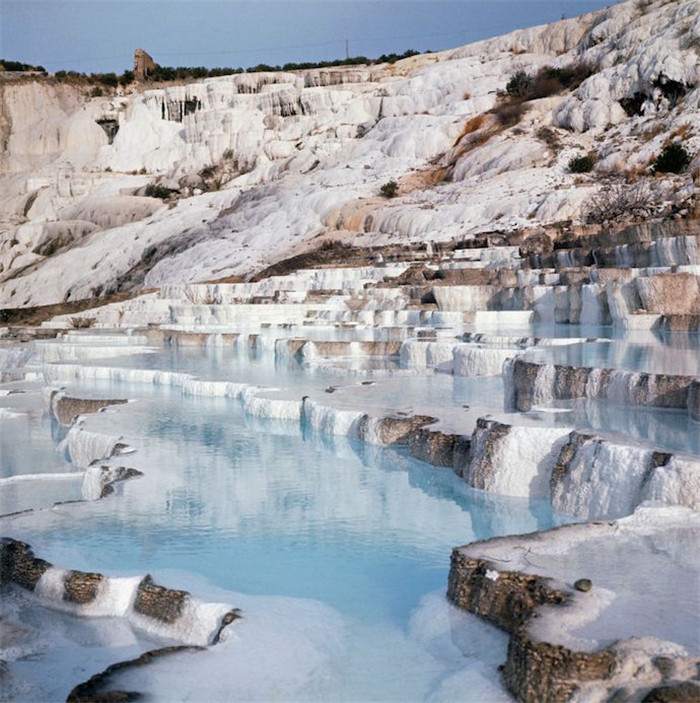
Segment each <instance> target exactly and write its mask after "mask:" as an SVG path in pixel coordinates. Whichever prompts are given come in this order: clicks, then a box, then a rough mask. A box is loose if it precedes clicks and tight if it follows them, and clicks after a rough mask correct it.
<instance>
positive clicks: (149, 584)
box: [134, 576, 189, 623]
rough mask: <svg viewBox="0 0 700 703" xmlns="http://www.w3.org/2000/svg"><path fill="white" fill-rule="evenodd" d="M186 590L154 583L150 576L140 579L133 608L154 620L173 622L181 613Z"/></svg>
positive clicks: (186, 595)
mask: <svg viewBox="0 0 700 703" xmlns="http://www.w3.org/2000/svg"><path fill="white" fill-rule="evenodd" d="M188 597H189V594H188V593H187V591H177V590H173V589H172V588H165V587H164V586H159V585H158V584H156V583H155V582H154V581H153V579H152V578H151V577H150V576H146V577H145V578H144V579H143V581H141V583H140V585H139V588H138V591H137V593H136V601H135V602H134V610H135V611H136V612H137V613H141V615H147V616H148V617H150V618H155V619H156V620H162V621H163V622H167V623H173V622H175V621H176V620H177V619H178V618H179V617H180V616H181V615H182V609H183V607H184V604H185V600H186V598H188Z"/></svg>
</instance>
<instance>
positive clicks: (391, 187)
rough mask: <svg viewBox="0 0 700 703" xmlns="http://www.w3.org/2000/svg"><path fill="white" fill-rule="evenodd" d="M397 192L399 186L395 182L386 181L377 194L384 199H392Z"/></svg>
mask: <svg viewBox="0 0 700 703" xmlns="http://www.w3.org/2000/svg"><path fill="white" fill-rule="evenodd" d="M398 190H399V184H398V183H397V182H396V181H395V180H393V179H392V180H390V181H387V182H386V183H385V184H384V185H383V186H382V187H381V188H380V189H379V192H380V193H381V194H382V195H383V196H384V197H385V198H393V197H394V196H395V195H396V193H397V192H398Z"/></svg>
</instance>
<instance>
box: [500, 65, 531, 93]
mask: <svg viewBox="0 0 700 703" xmlns="http://www.w3.org/2000/svg"><path fill="white" fill-rule="evenodd" d="M531 85H532V78H531V77H530V76H529V75H528V74H527V73H526V72H525V71H517V72H516V73H514V74H513V75H512V76H511V77H510V78H509V80H508V83H506V93H508V95H510V96H511V97H512V98H524V97H525V96H526V95H527V92H528V90H529V89H530V86H531Z"/></svg>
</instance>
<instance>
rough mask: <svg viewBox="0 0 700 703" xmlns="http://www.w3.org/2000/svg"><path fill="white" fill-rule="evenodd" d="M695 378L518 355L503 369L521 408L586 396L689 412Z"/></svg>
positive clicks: (515, 403) (523, 409) (515, 400)
mask: <svg viewBox="0 0 700 703" xmlns="http://www.w3.org/2000/svg"><path fill="white" fill-rule="evenodd" d="M697 380H698V379H695V378H694V377H693V376H681V375H674V374H662V373H657V374H654V373H644V372H632V371H624V370H621V369H601V368H589V367H582V366H559V365H551V364H537V363H533V362H529V361H523V360H522V359H518V358H516V359H514V360H513V362H512V363H510V364H509V365H508V367H507V373H506V384H507V385H508V391H509V395H510V401H511V402H512V403H513V406H514V407H515V408H516V409H517V410H520V411H521V412H526V411H528V410H530V409H531V408H532V406H533V405H538V404H541V403H550V402H552V401H556V400H572V399H575V398H588V399H590V400H607V401H609V402H612V403H617V404H621V405H639V406H647V407H656V408H671V409H677V410H687V411H688V412H689V414H692V409H691V405H690V397H691V386H693V385H694V384H695V383H697Z"/></svg>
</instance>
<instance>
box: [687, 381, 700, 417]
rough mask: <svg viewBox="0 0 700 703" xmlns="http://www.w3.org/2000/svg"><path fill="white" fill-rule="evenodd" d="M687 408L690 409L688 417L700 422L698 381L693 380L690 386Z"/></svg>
mask: <svg viewBox="0 0 700 703" xmlns="http://www.w3.org/2000/svg"><path fill="white" fill-rule="evenodd" d="M688 407H689V408H690V417H692V418H693V420H695V421H696V422H700V379H695V380H694V381H693V382H692V383H691V384H690V392H689V394H688Z"/></svg>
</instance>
